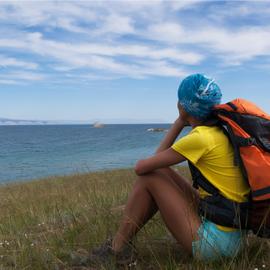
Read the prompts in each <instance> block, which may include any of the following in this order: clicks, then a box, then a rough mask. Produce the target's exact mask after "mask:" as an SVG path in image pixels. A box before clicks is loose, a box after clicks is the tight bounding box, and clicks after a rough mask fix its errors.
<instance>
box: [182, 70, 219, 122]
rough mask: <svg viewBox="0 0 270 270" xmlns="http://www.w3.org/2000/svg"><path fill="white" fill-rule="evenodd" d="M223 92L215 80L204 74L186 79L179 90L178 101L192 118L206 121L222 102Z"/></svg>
mask: <svg viewBox="0 0 270 270" xmlns="http://www.w3.org/2000/svg"><path fill="white" fill-rule="evenodd" d="M221 97H222V94H221V91H220V88H219V86H218V85H217V84H216V83H215V82H214V80H213V79H211V78H207V77H206V76H204V75H202V74H193V75H190V76H188V77H186V78H185V79H184V80H183V81H182V82H181V84H180V86H179V88H178V101H179V103H180V105H181V106H182V107H183V108H184V110H185V111H186V112H187V113H188V114H190V115H191V116H193V117H195V118H197V119H199V120H205V119H207V118H208V117H209V116H210V114H211V110H212V108H213V106H214V105H217V104H219V103H220V101H221Z"/></svg>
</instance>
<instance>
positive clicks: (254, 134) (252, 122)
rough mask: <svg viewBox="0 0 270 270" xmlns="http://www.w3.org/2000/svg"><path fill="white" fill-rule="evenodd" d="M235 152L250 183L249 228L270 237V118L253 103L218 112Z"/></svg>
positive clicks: (233, 103)
mask: <svg viewBox="0 0 270 270" xmlns="http://www.w3.org/2000/svg"><path fill="white" fill-rule="evenodd" d="M214 112H215V115H216V116H217V117H218V118H219V119H220V120H221V122H222V124H223V126H224V127H225V129H226V131H227V134H228V137H229V139H230V141H231V143H232V145H233V147H234V150H235V163H236V165H239V166H240V168H241V170H242V173H243V176H244V178H245V179H246V181H247V182H248V184H249V186H250V189H251V194H250V207H249V217H248V227H249V228H250V229H252V230H253V231H254V232H255V233H256V234H258V235H260V236H268V237H269V236H270V115H268V114H266V113H265V112H263V111H262V110H261V109H260V108H258V107H257V106H256V105H255V104H253V103H252V102H249V101H247V100H244V99H240V98H239V99H235V100H233V101H231V102H228V103H226V104H221V105H217V106H215V108H214Z"/></svg>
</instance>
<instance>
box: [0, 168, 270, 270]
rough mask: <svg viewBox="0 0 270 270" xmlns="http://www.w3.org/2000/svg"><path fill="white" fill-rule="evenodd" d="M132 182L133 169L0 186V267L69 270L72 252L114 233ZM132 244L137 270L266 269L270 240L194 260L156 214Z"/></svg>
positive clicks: (250, 241)
mask: <svg viewBox="0 0 270 270" xmlns="http://www.w3.org/2000/svg"><path fill="white" fill-rule="evenodd" d="M181 170H182V173H183V174H185V175H188V173H187V170H186V168H182V169H181ZM135 178H136V177H135V174H134V172H133V171H132V170H114V171H104V172H99V173H89V174H83V175H73V176H65V177H55V178H48V179H41V180H37V181H32V182H27V183H18V184H11V185H7V186H3V187H1V188H0V198H1V200H0V206H1V211H0V217H1V222H0V234H1V235H0V269H20V270H22V269H35V270H38V269H55V270H60V269H72V267H71V266H70V253H71V252H72V251H74V250H77V249H80V248H83V249H86V250H89V249H91V248H92V247H93V246H96V245H98V244H99V243H101V242H102V241H103V240H104V239H105V238H107V237H108V235H112V234H113V233H114V231H115V230H116V228H117V225H118V222H119V218H120V216H121V212H122V209H123V205H124V203H125V201H126V199H127V195H128V192H129V190H130V189H131V186H132V183H133V182H134V180H135ZM136 246H137V248H138V251H139V257H140V261H139V263H138V264H137V266H136V269H224V270H225V269H234V270H236V269H247V270H249V269H250V270H254V269H255V268H258V269H270V256H269V253H270V241H266V240H261V239H257V238H256V237H254V236H250V237H248V239H247V243H246V248H245V250H244V251H243V252H242V253H241V254H240V256H238V258H236V259H234V260H229V261H228V260H227V261H224V262H219V263H215V264H203V263H201V262H196V261H194V260H192V259H191V258H188V257H187V256H186V254H185V253H184V252H183V251H182V250H181V247H179V246H178V245H177V244H176V243H175V241H174V240H173V239H172V237H171V236H170V234H169V233H168V231H167V230H166V228H165V227H164V225H163V223H162V221H161V219H160V217H159V216H158V215H157V216H156V217H155V218H154V219H153V220H152V221H151V222H150V223H149V224H148V225H147V226H145V228H144V229H143V230H142V231H141V232H140V233H139V234H138V236H137V239H136ZM74 269H75V268H74ZM76 269H78V268H76ZM82 269H87V268H82ZM89 269H90V268H89ZM99 269H104V268H102V267H100V268H99ZM109 269H114V268H113V266H111V267H110V268H109Z"/></svg>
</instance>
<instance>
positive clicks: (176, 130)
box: [156, 117, 185, 154]
mask: <svg viewBox="0 0 270 270" xmlns="http://www.w3.org/2000/svg"><path fill="white" fill-rule="evenodd" d="M184 127H185V121H184V120H183V119H182V118H181V117H178V118H177V119H176V120H175V122H174V124H173V125H172V126H171V128H170V130H169V131H168V133H167V134H166V136H165V137H164V139H163V140H162V141H161V143H160V145H159V147H158V149H157V150H156V154H157V153H160V152H162V151H164V150H166V149H168V148H170V147H171V146H172V144H173V143H174V141H175V139H176V138H177V136H178V135H179V134H180V132H181V131H182V129H183V128H184Z"/></svg>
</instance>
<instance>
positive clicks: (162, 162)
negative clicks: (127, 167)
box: [135, 117, 186, 175]
mask: <svg viewBox="0 0 270 270" xmlns="http://www.w3.org/2000/svg"><path fill="white" fill-rule="evenodd" d="M185 123H186V122H185V120H182V118H180V117H179V118H177V119H176V121H175V122H174V124H173V125H172V127H171V128H170V130H169V131H168V133H167V134H166V136H165V138H164V139H163V140H162V141H161V143H160V146H159V147H158V149H157V150H156V154H155V155H154V156H152V157H149V158H147V159H142V160H139V161H138V162H137V163H136V166H135V172H136V174H137V175H142V174H145V173H149V172H151V171H154V170H156V169H160V168H166V167H169V166H171V165H174V164H177V163H180V162H182V161H184V160H186V158H185V157H184V156H182V155H181V154H179V153H178V152H176V151H175V150H173V149H172V148H171V146H172V144H173V143H174V141H175V139H176V138H177V136H178V135H179V133H180V132H181V131H182V129H183V128H184V126H185Z"/></svg>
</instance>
